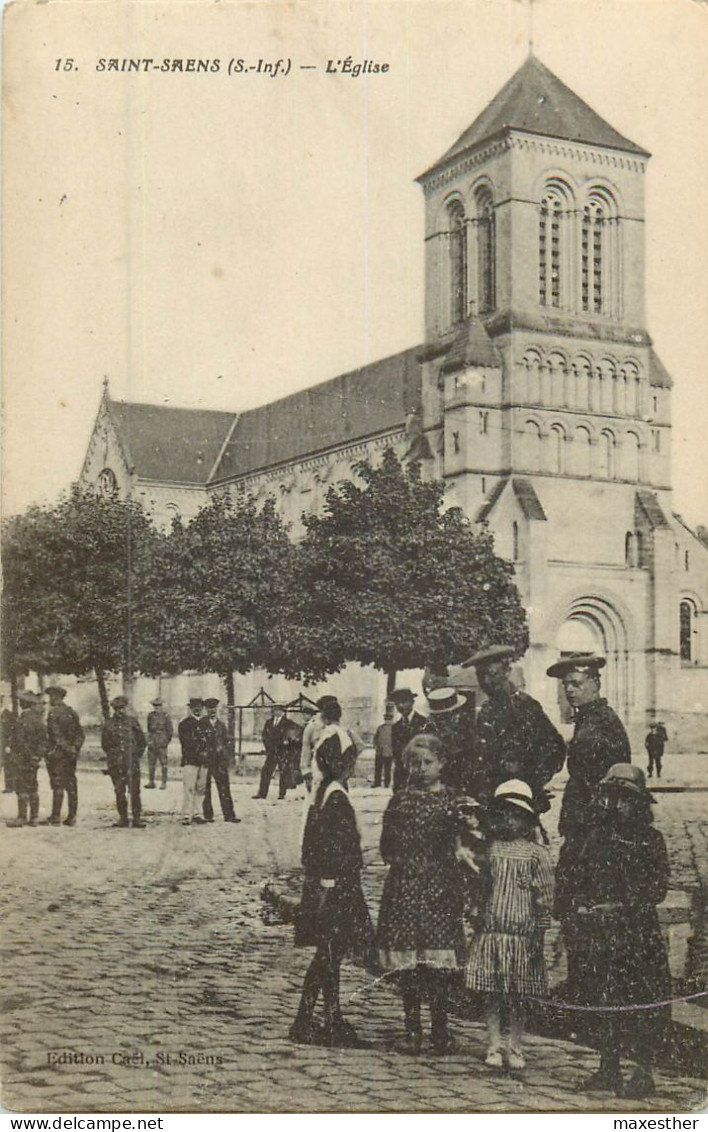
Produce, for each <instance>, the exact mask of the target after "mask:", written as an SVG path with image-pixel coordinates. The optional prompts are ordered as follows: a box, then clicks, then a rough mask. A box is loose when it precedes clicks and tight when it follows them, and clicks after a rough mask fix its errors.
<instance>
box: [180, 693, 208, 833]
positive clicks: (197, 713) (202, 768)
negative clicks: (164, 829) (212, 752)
mask: <svg viewBox="0 0 708 1132" xmlns="http://www.w3.org/2000/svg"><path fill="white" fill-rule="evenodd" d="M203 707H204V701H203V700H202V698H201V696H192V698H191V700H190V701H189V715H187V716H185V718H184V719H183V720H181V721H180V724H179V726H178V728H177V735H178V737H179V741H180V745H181V747H182V761H181V763H180V766H181V767H182V788H183V800H182V824H183V825H192V824H194V825H204V817H203V816H202V814H201V813H200V810H201V808H202V798H203V796H204V788H205V786H206V775H207V761H208V755H207V743H206V740H207V736H206V732H205V731H204V728H203V726H202V711H203Z"/></svg>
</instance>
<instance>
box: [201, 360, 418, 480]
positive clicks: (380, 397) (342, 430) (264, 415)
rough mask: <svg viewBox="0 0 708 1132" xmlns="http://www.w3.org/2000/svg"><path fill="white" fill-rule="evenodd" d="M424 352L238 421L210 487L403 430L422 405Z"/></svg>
mask: <svg viewBox="0 0 708 1132" xmlns="http://www.w3.org/2000/svg"><path fill="white" fill-rule="evenodd" d="M419 352H420V347H419V346H416V347H415V348H413V349H410V350H404V351H403V352H402V353H400V354H394V355H392V356H391V357H388V358H383V359H381V360H380V361H377V362H372V363H371V364H370V365H367V366H362V368H361V369H356V370H352V371H351V372H349V373H344V374H340V375H339V377H334V378H331V379H330V380H329V381H325V382H323V383H322V384H320V385H314V386H312V387H311V388H309V389H303V390H302V391H301V392H298V393H292V394H291V395H290V396H289V397H283V398H281V399H280V400H278V401H271V403H270V404H268V405H262V406H261V407H260V408H257V409H250V410H248V411H247V412H244V413H241V414H240V415H239V418H238V421H237V423H236V426H235V428H234V430H233V433H232V435H231V436H230V438H229V442H228V444H227V445H226V447H225V450H224V452H223V454H222V457H221V460H220V461H219V465H218V467H217V468H216V469H215V471H214V474H213V476H212V477H211V481H210V482H211V483H218V482H221V481H223V480H228V479H232V478H234V477H236V476H241V475H245V474H247V473H249V472H255V471H258V470H260V469H264V468H269V467H272V466H274V465H277V464H282V463H285V462H287V461H289V460H295V459H298V458H303V457H305V456H307V455H309V454H315V453H317V452H321V451H324V450H326V449H329V448H333V447H336V446H338V445H340V444H350V443H353V442H355V441H356V440H360V439H363V438H364V437H367V436H372V435H376V434H377V433H381V432H385V431H387V430H389V429H391V428H396V427H399V426H400V427H403V425H404V424H405V422H406V417H407V416H408V414H409V413H410V412H413V411H414V410H415V409H417V408H418V406H419V405H420V399H421V367H420V363H419V361H418V358H417V355H418V353H419Z"/></svg>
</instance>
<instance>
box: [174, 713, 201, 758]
mask: <svg viewBox="0 0 708 1132" xmlns="http://www.w3.org/2000/svg"><path fill="white" fill-rule="evenodd" d="M203 722H204V721H203V720H202V719H197V717H196V716H194V715H188V716H186V718H185V719H183V720H182V721H181V722H180V724H179V726H178V728H177V735H178V737H179V741H180V743H181V745H182V761H181V762H180V764H179V765H180V766H206V763H207V746H206V734H205V732H204V727H203Z"/></svg>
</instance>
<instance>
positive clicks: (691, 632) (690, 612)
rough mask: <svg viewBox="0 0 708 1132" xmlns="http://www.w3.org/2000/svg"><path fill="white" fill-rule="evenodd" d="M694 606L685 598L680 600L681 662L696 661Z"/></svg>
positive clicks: (689, 662) (690, 662) (691, 662)
mask: <svg viewBox="0 0 708 1132" xmlns="http://www.w3.org/2000/svg"><path fill="white" fill-rule="evenodd" d="M695 638H696V607H695V605H694V604H693V602H692V601H689V600H688V599H687V598H684V600H683V601H682V602H681V607H680V613H679V648H680V654H681V661H682V663H683V664H693V663H695V661H696V639H695Z"/></svg>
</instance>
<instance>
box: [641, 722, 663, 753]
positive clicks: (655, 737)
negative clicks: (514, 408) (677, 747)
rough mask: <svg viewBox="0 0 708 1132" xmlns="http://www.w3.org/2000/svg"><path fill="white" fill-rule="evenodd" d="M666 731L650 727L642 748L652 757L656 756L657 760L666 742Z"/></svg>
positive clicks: (661, 728)
mask: <svg viewBox="0 0 708 1132" xmlns="http://www.w3.org/2000/svg"><path fill="white" fill-rule="evenodd" d="M668 738H669V737H668V735H667V734H666V729H665V728H664V727H652V729H651V731H650V732H649V734H648V735H647V737H646V739H645V740H644V746H645V747H646V749H647V752H648V753H649V754H650V755H652V756H655V755H658V756H659V758H661V756H662V755H663V753H664V746H665V744H666V742H667V740H668Z"/></svg>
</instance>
